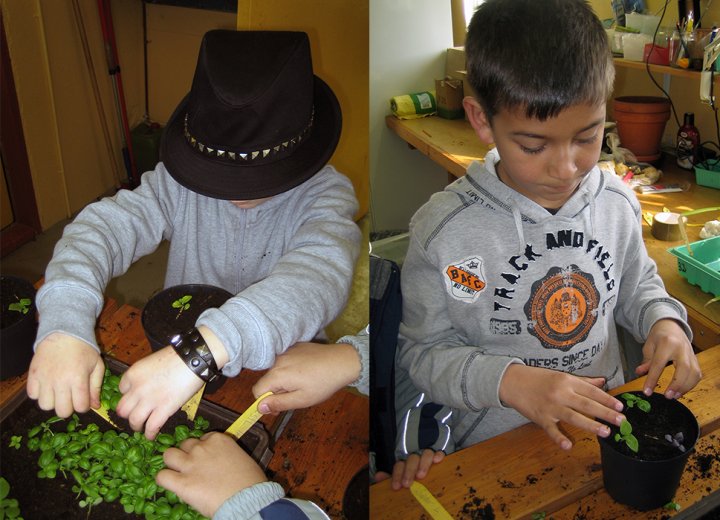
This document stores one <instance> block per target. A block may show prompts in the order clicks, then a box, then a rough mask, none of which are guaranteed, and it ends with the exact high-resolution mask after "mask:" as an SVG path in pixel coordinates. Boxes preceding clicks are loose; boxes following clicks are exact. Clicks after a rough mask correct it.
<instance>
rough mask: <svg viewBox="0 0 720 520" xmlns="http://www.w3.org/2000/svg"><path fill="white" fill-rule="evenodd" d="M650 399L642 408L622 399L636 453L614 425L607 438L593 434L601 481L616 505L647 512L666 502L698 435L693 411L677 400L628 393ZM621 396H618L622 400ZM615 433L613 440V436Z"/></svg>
mask: <svg viewBox="0 0 720 520" xmlns="http://www.w3.org/2000/svg"><path fill="white" fill-rule="evenodd" d="M627 393H628V394H631V395H634V396H636V397H639V398H641V399H644V400H645V401H647V402H648V403H649V404H650V410H649V411H644V410H643V409H641V408H640V407H638V405H637V404H636V403H633V406H632V407H631V406H629V405H628V404H626V406H625V410H624V411H623V413H624V414H625V417H626V418H627V420H628V422H629V423H630V425H631V426H632V435H634V436H635V438H636V439H637V445H638V446H637V452H634V451H633V450H632V449H630V448H629V447H628V444H632V443H627V442H625V439H624V438H623V437H622V434H621V432H620V429H619V428H618V427H617V426H614V425H611V426H610V430H611V431H610V435H609V436H608V437H605V438H603V437H598V441H599V443H600V459H601V463H602V470H603V484H604V486H605V490H606V491H607V492H608V494H609V495H610V496H611V497H612V498H613V499H614V500H615V501H616V502H619V503H621V504H625V505H627V506H630V507H633V508H635V509H637V510H639V511H648V510H650V509H656V508H658V507H662V506H664V505H665V504H667V503H668V502H671V501H672V499H673V497H674V496H675V492H676V491H677V488H678V485H679V484H680V478H681V477H682V474H683V471H684V469H685V463H686V462H687V460H688V457H689V456H690V454H691V453H692V451H693V449H694V448H695V443H696V442H697V440H698V438H699V436H700V426H699V424H698V422H697V419H696V418H695V416H694V415H693V413H692V412H691V411H690V410H689V409H688V408H687V407H686V406H685V405H684V404H682V403H681V402H679V401H677V400H672V399H666V398H665V396H663V395H662V394H658V393H653V394H652V395H651V396H649V397H648V396H645V395H644V394H643V393H642V392H627ZM623 395H625V394H621V395H620V396H617V397H618V399H620V400H621V401H623V402H624V403H626V400H625V399H623V397H622V396H623ZM618 435H620V438H619V439H617V436H618Z"/></svg>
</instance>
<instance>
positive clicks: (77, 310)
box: [35, 169, 182, 349]
mask: <svg viewBox="0 0 720 520" xmlns="http://www.w3.org/2000/svg"><path fill="white" fill-rule="evenodd" d="M163 172H164V170H161V169H158V170H155V171H151V172H146V173H145V174H144V175H143V176H142V183H141V185H140V186H139V187H138V188H136V189H135V190H132V191H130V190H120V191H118V192H117V194H116V195H115V196H113V197H108V198H105V199H102V200H101V201H99V202H95V203H92V204H90V205H88V206H87V207H86V208H85V209H83V210H82V211H81V212H80V213H79V214H78V215H77V217H76V218H75V219H74V220H73V221H72V222H71V223H70V224H68V225H67V226H65V229H64V230H63V235H62V238H61V239H60V240H59V241H58V243H57V244H56V246H55V250H54V253H53V257H52V259H51V261H50V263H49V264H48V267H47V269H46V271H45V283H44V284H43V286H42V287H41V288H40V290H39V291H38V294H37V298H36V300H37V307H38V311H39V315H40V323H39V328H38V333H37V339H36V343H35V344H36V345H37V344H38V343H39V342H40V341H42V340H43V339H44V338H45V337H47V336H48V335H49V334H50V333H52V332H56V331H59V332H64V333H66V334H69V335H71V336H74V337H76V338H79V339H81V340H83V341H85V342H86V343H88V344H89V345H91V346H93V347H94V348H96V349H97V348H98V347H97V342H96V339H95V331H94V328H95V320H96V319H97V317H98V316H99V314H100V311H101V310H102V308H103V302H104V296H103V295H104V292H105V288H106V286H107V284H108V282H109V281H110V279H112V278H113V277H116V276H119V275H121V274H123V273H125V272H126V271H127V270H128V268H129V267H130V265H131V264H132V263H133V262H134V261H135V260H137V259H138V258H140V257H142V256H144V255H147V254H149V253H152V252H153V251H155V249H156V248H157V247H158V245H159V244H160V242H161V241H162V240H163V238H167V236H166V235H168V234H169V233H170V229H171V222H170V218H171V215H172V213H173V211H174V207H175V205H176V204H180V203H182V202H181V201H180V200H178V199H179V198H180V197H181V195H180V190H179V189H177V188H178V187H177V185H176V184H175V183H173V182H166V179H165V177H167V176H166V175H163Z"/></svg>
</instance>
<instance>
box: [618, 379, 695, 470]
mask: <svg viewBox="0 0 720 520" xmlns="http://www.w3.org/2000/svg"><path fill="white" fill-rule="evenodd" d="M628 393H630V394H634V395H637V396H638V397H640V398H642V399H645V400H646V401H648V402H649V403H650V406H651V408H650V411H649V412H645V411H643V410H641V409H640V408H638V406H637V405H635V406H633V407H629V406H627V405H626V406H625V409H624V410H623V414H625V417H626V418H627V420H628V422H629V423H630V424H631V425H632V434H633V435H634V436H635V437H636V438H637V440H638V451H637V453H635V452H633V451H632V450H631V449H630V448H629V447H628V446H627V445H626V444H625V442H623V441H622V440H620V441H617V442H615V441H614V440H613V439H614V438H615V434H619V432H620V428H619V427H618V426H615V425H609V426H610V436H609V437H608V439H609V440H610V442H611V444H613V445H615V447H616V448H617V451H619V452H620V453H622V454H624V455H627V456H629V457H633V458H637V459H641V460H665V459H668V458H672V457H674V456H676V455H681V454H682V451H681V450H680V448H678V447H676V446H673V444H672V442H671V441H670V440H668V439H666V436H667V435H670V436H671V438H675V436H677V435H678V434H681V438H682V441H680V444H682V445H683V446H684V447H685V449H688V448H689V447H691V446H692V445H693V444H694V442H695V440H696V439H697V435H698V432H697V430H696V428H695V425H691V424H687V421H685V420H683V419H682V418H683V417H684V414H683V413H681V411H679V410H678V408H677V407H676V403H674V401H672V400H670V399H666V398H665V396H663V395H662V394H658V393H653V394H652V395H650V396H649V397H648V396H645V395H644V394H643V393H642V392H628ZM617 398H618V399H620V400H621V401H622V402H623V404H625V400H624V399H622V398H621V396H617Z"/></svg>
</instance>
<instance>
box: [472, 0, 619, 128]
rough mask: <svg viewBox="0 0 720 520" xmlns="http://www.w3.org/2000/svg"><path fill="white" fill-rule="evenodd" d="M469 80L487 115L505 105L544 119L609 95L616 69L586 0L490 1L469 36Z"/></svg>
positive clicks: (478, 13)
mask: <svg viewBox="0 0 720 520" xmlns="http://www.w3.org/2000/svg"><path fill="white" fill-rule="evenodd" d="M465 52H466V58H467V69H468V80H469V82H470V85H471V86H472V88H473V89H474V91H475V95H476V98H477V100H478V102H479V103H480V105H481V106H482V108H483V110H484V111H485V113H486V115H487V117H488V120H489V121H492V118H493V116H494V115H495V114H496V113H497V111H498V110H499V109H501V108H503V109H507V110H514V109H518V108H519V109H524V110H525V113H526V115H527V117H532V118H537V119H540V120H545V119H547V118H548V117H554V116H556V115H557V114H558V113H559V112H560V111H561V110H563V109H564V108H567V107H569V106H572V105H577V104H583V103H588V104H597V103H601V102H603V101H606V100H607V98H608V97H609V96H610V93H611V92H612V85H613V81H614V79H615V68H614V66H613V62H612V53H611V51H610V46H609V45H608V41H607V36H606V34H605V30H604V28H603V26H602V23H601V22H600V20H599V19H598V18H597V16H596V15H595V13H594V12H593V10H592V8H591V7H590V6H589V5H588V4H587V3H586V2H585V1H584V0H486V1H485V2H484V3H483V4H482V5H480V7H478V9H477V10H476V11H475V14H474V15H473V17H472V20H471V22H470V26H469V28H468V34H467V40H466V42H465Z"/></svg>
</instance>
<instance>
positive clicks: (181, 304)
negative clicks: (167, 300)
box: [172, 294, 192, 316]
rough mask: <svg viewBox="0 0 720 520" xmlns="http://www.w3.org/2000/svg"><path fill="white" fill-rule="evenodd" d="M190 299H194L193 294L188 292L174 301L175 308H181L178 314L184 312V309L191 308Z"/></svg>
mask: <svg viewBox="0 0 720 520" xmlns="http://www.w3.org/2000/svg"><path fill="white" fill-rule="evenodd" d="M190 300H192V296H191V295H189V294H186V295H184V296H183V297H181V298H178V299H177V300H175V301H174V302H172V307H173V309H180V310H179V311H178V313H177V315H178V316H180V314H182V311H186V310H188V309H189V308H190Z"/></svg>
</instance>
